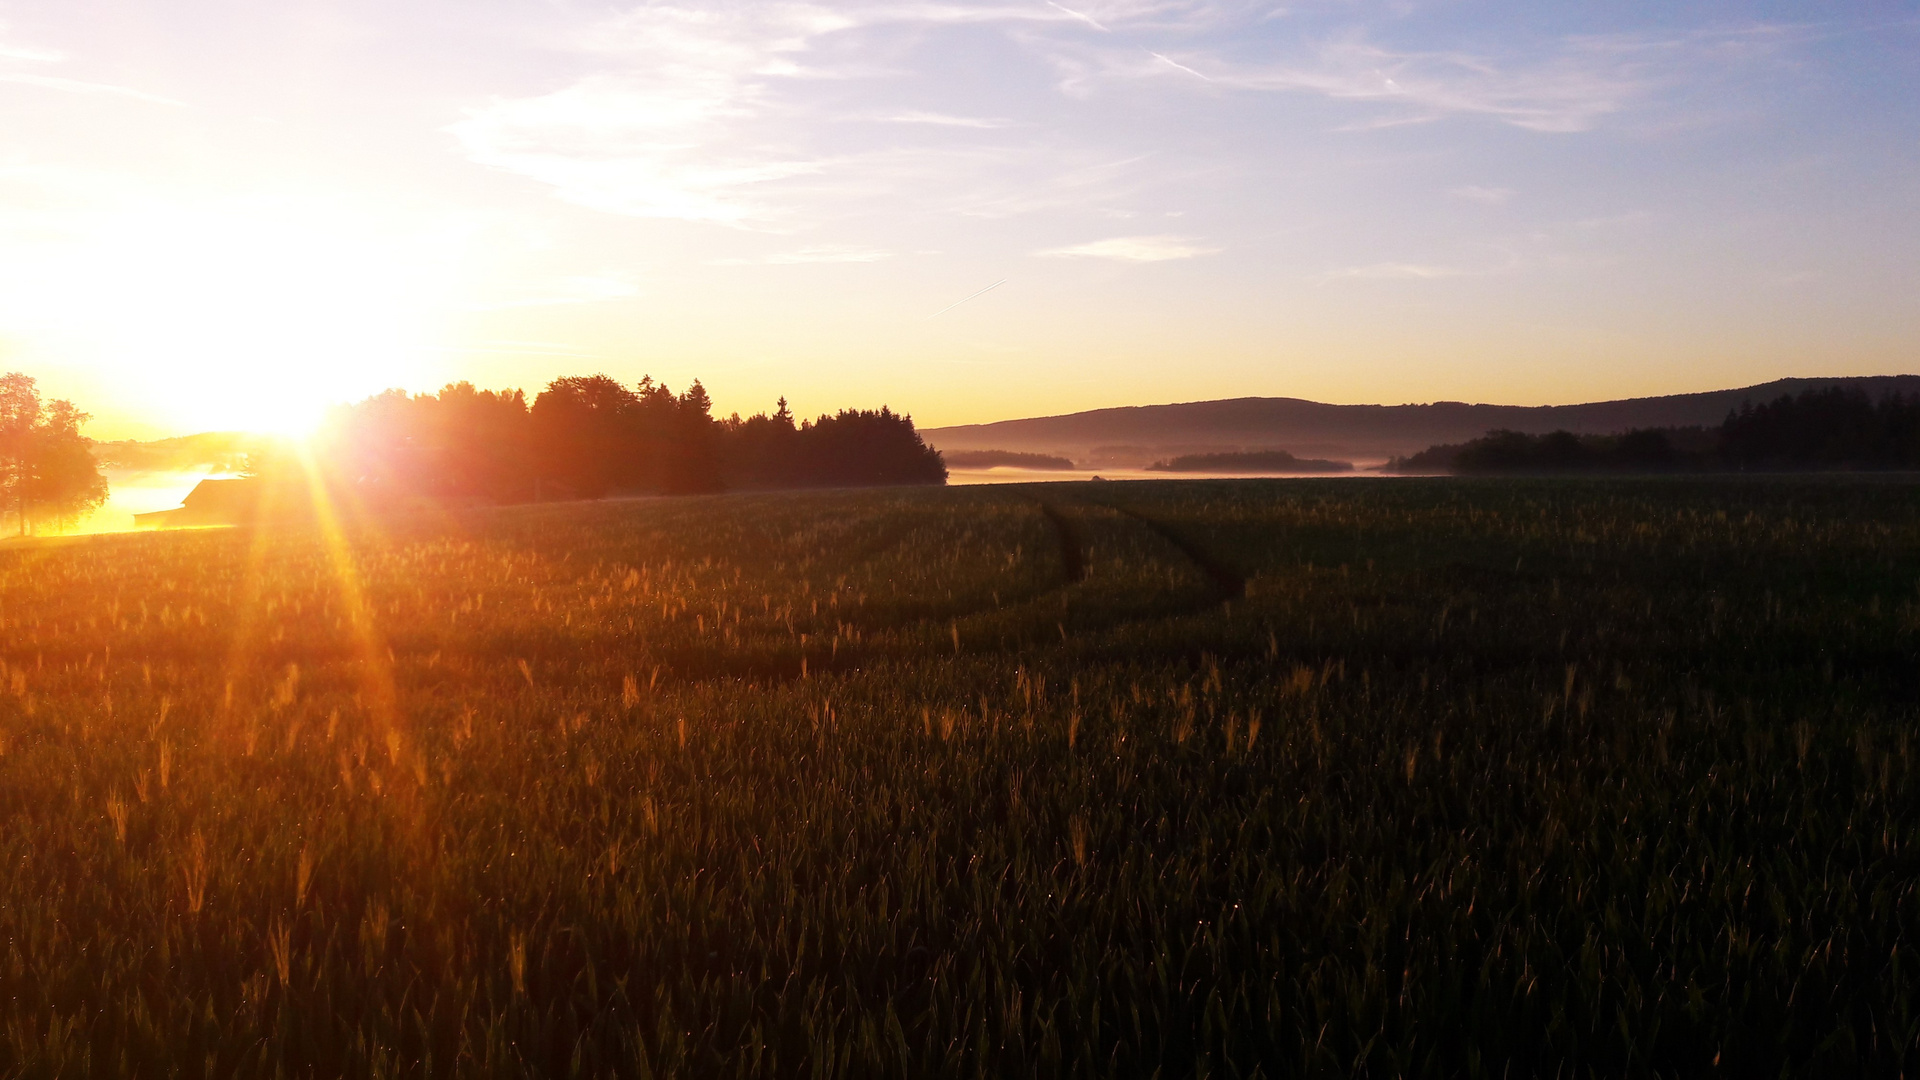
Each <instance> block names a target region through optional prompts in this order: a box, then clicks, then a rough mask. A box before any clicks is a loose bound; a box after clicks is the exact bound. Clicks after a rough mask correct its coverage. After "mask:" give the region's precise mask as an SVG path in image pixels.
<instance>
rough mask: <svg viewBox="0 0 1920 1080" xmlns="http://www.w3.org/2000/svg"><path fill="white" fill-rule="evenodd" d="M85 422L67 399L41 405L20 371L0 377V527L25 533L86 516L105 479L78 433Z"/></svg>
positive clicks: (101, 495) (103, 492)
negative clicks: (38, 527) (42, 526)
mask: <svg viewBox="0 0 1920 1080" xmlns="http://www.w3.org/2000/svg"><path fill="white" fill-rule="evenodd" d="M88 419H90V417H88V415H87V414H86V413H83V412H81V411H80V410H79V408H78V407H76V406H75V405H74V404H73V402H71V401H65V400H61V401H52V402H49V401H45V400H43V399H42V398H41V396H40V388H39V386H38V384H37V383H36V382H35V381H34V380H33V379H31V378H29V377H28V376H26V375H23V374H21V373H20V372H17V371H15V372H10V373H8V374H6V375H0V529H8V530H11V531H15V532H17V533H18V534H19V535H21V536H25V535H27V534H28V533H29V532H31V531H33V530H34V528H35V527H37V526H41V525H48V524H53V525H62V524H67V523H70V522H73V521H75V520H77V519H79V518H82V517H85V516H86V515H88V514H89V513H92V512H93V510H94V509H95V508H97V507H98V506H99V505H100V504H101V503H103V502H105V501H106V500H107V481H106V478H105V477H103V476H102V475H100V467H99V465H98V464H97V463H95V461H94V460H93V452H92V446H93V443H92V440H90V439H88V438H87V437H86V436H84V435H82V434H80V425H82V424H84V423H86V422H87V420H88Z"/></svg>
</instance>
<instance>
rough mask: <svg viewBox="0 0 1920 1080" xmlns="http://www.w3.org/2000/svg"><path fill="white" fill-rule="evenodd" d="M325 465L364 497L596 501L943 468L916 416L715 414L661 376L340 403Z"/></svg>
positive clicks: (937, 478) (909, 478)
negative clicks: (533, 391)
mask: <svg viewBox="0 0 1920 1080" xmlns="http://www.w3.org/2000/svg"><path fill="white" fill-rule="evenodd" d="M317 449H318V455H317V456H318V457H319V459H320V460H321V461H323V462H324V463H326V465H327V466H328V468H329V469H330V470H332V471H335V472H337V473H340V474H342V475H344V476H345V477H346V478H348V479H351V480H353V481H354V482H356V483H357V484H359V485H360V486H361V487H362V489H363V490H366V491H368V492H370V493H371V492H381V491H385V492H392V493H396V494H400V493H405V494H424V495H436V496H445V497H470V498H480V499H486V500H490V501H495V502H520V501H527V500H538V499H556V498H580V499H594V498H600V497H602V496H605V495H608V494H611V493H614V492H658V493H666V494H690V493H698V492H713V491H724V490H727V489H730V488H781V487H824V486H857V485H874V484H940V483H944V482H945V481H946V477H947V470H946V466H945V464H944V463H943V462H942V461H941V458H940V455H939V453H938V452H936V451H934V450H933V449H931V448H930V447H928V446H927V445H926V444H925V443H924V442H923V441H921V438H920V435H919V433H918V432H916V431H915V430H914V427H913V420H912V418H911V417H909V416H907V415H905V414H902V413H896V412H893V411H892V410H891V409H888V408H885V407H882V408H880V409H877V410H866V409H843V410H841V411H839V412H837V413H835V414H833V415H830V416H821V417H819V418H817V419H814V420H800V421H797V422H796V420H795V418H794V416H793V413H792V411H791V410H790V409H789V408H788V407H787V402H786V399H785V398H781V399H780V401H779V403H778V405H777V406H776V408H775V409H774V410H773V411H772V412H763V413H759V414H756V415H754V416H749V417H746V418H744V419H743V418H741V417H740V416H739V414H737V413H736V414H734V415H732V416H728V417H724V418H721V417H715V416H714V415H713V402H712V399H711V398H710V397H709V396H708V394H707V391H706V389H705V388H704V387H703V386H701V385H700V383H699V381H698V380H695V382H694V383H693V384H692V385H691V386H689V387H688V388H687V389H686V390H685V391H683V392H681V393H679V394H675V393H674V392H673V391H672V390H670V389H669V388H668V387H667V386H666V385H664V384H662V383H658V382H655V381H654V380H653V379H652V378H651V377H647V378H643V379H641V380H640V382H639V383H637V384H635V385H633V386H628V385H626V384H624V383H621V382H619V381H618V380H615V379H613V378H610V377H608V376H606V375H586V376H568V377H565V378H559V379H555V380H554V381H553V382H552V383H551V384H549V385H548V386H547V388H546V389H545V390H543V391H541V393H540V394H539V395H538V396H537V397H535V398H534V400H533V401H532V402H531V403H529V402H528V401H527V399H526V395H525V393H524V392H523V391H520V390H479V389H475V388H474V386H473V385H472V384H471V383H467V382H460V383H454V384H451V385H449V386H447V387H446V388H444V389H442V390H441V391H440V392H439V393H437V394H412V395H409V394H408V393H406V392H405V391H402V390H389V391H387V392H386V393H384V394H380V395H377V396H375V397H371V398H368V399H366V400H365V401H361V402H359V403H357V404H353V405H347V406H342V407H339V408H338V409H336V410H335V411H334V412H333V413H332V414H331V416H330V417H329V418H328V421H327V423H326V424H325V425H324V427H323V428H322V431H321V433H320V436H319V438H318V444H317Z"/></svg>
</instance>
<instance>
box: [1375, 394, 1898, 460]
mask: <svg viewBox="0 0 1920 1080" xmlns="http://www.w3.org/2000/svg"><path fill="white" fill-rule="evenodd" d="M1879 469H1920V397H1908V396H1906V395H1904V394H1889V395H1887V396H1885V397H1881V398H1878V399H1876V398H1873V397H1871V396H1869V395H1868V394H1866V393H1865V392H1864V391H1861V390H1858V389H1855V388H1850V387H1840V386H1835V387H1829V388H1826V389H1824V390H1806V391H1802V392H1801V393H1799V394H1797V395H1796V394H1786V395H1782V396H1781V397H1779V398H1776V399H1774V400H1772V401H1768V402H1763V403H1761V404H1759V405H1755V404H1753V403H1752V402H1746V403H1744V404H1742V405H1741V406H1740V408H1738V409H1736V410H1734V411H1732V412H1730V413H1728V414H1727V418H1726V420H1724V421H1722V422H1721V424H1720V426H1719V427H1717V428H1699V427H1693V428H1637V429H1634V430H1631V431H1626V432H1622V433H1620V434H1617V435H1575V434H1573V433H1571V432H1567V431H1555V432H1550V433H1548V434H1545V435H1528V434H1524V433H1522V432H1518V431H1490V432H1488V433H1487V434H1486V435H1484V436H1482V437H1481V438H1478V439H1473V440H1471V441H1469V442H1465V443H1455V444H1451V445H1444V446H1433V447H1429V448H1427V449H1425V450H1422V451H1420V452H1419V453H1417V454H1413V455H1410V456H1408V457H1399V458H1394V459H1393V460H1392V461H1390V462H1388V463H1387V470H1388V471H1389V472H1454V473H1501V472H1579V471H1590V472H1728V471H1733V472H1749V471H1751V472H1776V471H1808V470H1879Z"/></svg>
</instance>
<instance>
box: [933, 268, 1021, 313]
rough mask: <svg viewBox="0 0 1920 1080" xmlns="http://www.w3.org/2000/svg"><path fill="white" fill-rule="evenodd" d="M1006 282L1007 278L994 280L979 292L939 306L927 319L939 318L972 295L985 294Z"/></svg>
mask: <svg viewBox="0 0 1920 1080" xmlns="http://www.w3.org/2000/svg"><path fill="white" fill-rule="evenodd" d="M1006 283H1007V279H1006V278H1001V279H1000V280H999V281H996V282H994V283H993V284H991V285H989V286H987V287H986V288H984V289H981V290H980V291H979V292H977V293H974V294H973V296H963V297H961V298H960V299H958V300H955V301H954V302H953V303H951V304H948V305H947V306H946V307H943V308H941V309H940V310H939V311H936V312H934V313H933V314H931V315H929V316H927V321H928V322H932V321H933V320H935V319H937V318H939V317H940V316H942V315H945V314H946V313H947V312H949V311H952V310H953V309H954V308H957V307H959V306H960V305H961V304H964V303H966V302H967V301H969V300H971V299H973V297H974V296H985V295H986V294H987V293H990V292H992V291H993V290H995V289H997V288H999V287H1000V286H1002V285H1005V284H1006Z"/></svg>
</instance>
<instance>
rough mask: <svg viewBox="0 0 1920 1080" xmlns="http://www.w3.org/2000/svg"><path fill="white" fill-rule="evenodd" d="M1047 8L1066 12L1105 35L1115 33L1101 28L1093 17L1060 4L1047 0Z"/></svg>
mask: <svg viewBox="0 0 1920 1080" xmlns="http://www.w3.org/2000/svg"><path fill="white" fill-rule="evenodd" d="M1047 6H1048V7H1050V8H1054V9H1056V10H1059V11H1064V12H1066V13H1067V14H1069V15H1071V16H1073V17H1074V18H1076V19H1079V20H1080V21H1081V22H1083V23H1086V24H1087V25H1088V26H1091V27H1093V28H1094V29H1095V30H1098V31H1100V32H1101V33H1103V34H1111V33H1113V31H1111V30H1109V29H1107V28H1106V27H1104V26H1101V25H1100V24H1099V23H1098V22H1095V21H1094V18H1093V16H1091V15H1082V14H1081V13H1080V12H1078V11H1075V10H1073V9H1072V8H1070V7H1064V6H1062V5H1060V4H1056V3H1054V2H1053V0H1047Z"/></svg>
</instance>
